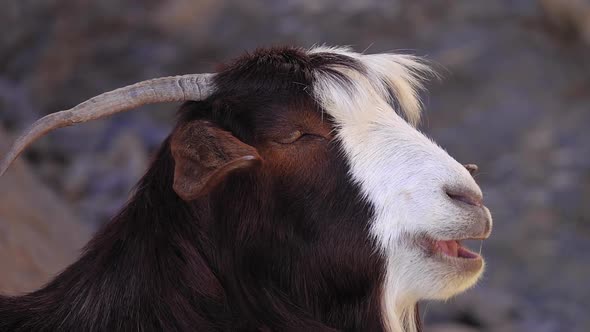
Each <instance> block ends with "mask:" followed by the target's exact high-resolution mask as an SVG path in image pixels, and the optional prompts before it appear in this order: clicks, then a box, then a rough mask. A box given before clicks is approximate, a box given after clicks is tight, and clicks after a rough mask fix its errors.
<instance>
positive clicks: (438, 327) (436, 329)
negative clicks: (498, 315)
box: [426, 324, 479, 332]
mask: <svg viewBox="0 0 590 332" xmlns="http://www.w3.org/2000/svg"><path fill="white" fill-rule="evenodd" d="M426 331H427V332H478V331H479V330H478V329H476V328H473V327H469V326H466V325H461V324H435V325H432V326H428V327H427V328H426Z"/></svg>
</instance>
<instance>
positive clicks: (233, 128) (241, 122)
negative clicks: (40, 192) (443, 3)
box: [0, 46, 492, 332]
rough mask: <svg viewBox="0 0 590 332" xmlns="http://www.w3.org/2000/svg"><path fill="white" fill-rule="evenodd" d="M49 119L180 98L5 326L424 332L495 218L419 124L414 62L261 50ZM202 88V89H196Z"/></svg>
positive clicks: (460, 286) (38, 129)
mask: <svg viewBox="0 0 590 332" xmlns="http://www.w3.org/2000/svg"><path fill="white" fill-rule="evenodd" d="M223 68H224V69H223V70H222V71H221V72H219V73H216V74H206V75H185V76H181V77H173V78H162V79H156V80H151V81H146V82H140V83H137V84H135V85H131V86H129V87H126V88H123V89H120V90H116V91H113V92H107V93H105V94H102V95H99V96H97V97H95V98H92V99H91V100H89V101H87V102H85V103H82V104H80V105H78V106H76V107H74V108H72V109H70V110H67V111H63V112H60V113H57V114H56V115H55V116H49V117H46V118H43V119H41V120H40V121H38V122H37V123H36V124H35V125H34V126H33V127H32V130H30V131H29V132H28V134H27V135H25V136H24V138H21V139H20V140H19V141H17V144H16V145H15V146H16V147H15V148H13V149H12V150H11V153H9V154H8V157H7V159H5V161H4V162H3V163H2V164H0V172H2V171H3V170H4V169H6V168H7V167H8V165H9V164H10V162H11V161H12V160H13V159H14V158H16V156H17V155H18V154H19V153H20V152H21V151H22V149H24V148H25V147H26V146H27V145H28V144H31V143H32V142H33V141H35V140H36V139H38V138H39V137H41V136H42V135H44V134H45V133H47V132H49V131H50V130H53V129H55V128H58V127H60V126H66V125H71V124H73V123H77V122H82V121H87V120H90V119H98V118H100V117H103V116H106V115H110V114H114V113H117V112H121V111H125V110H128V109H130V108H132V107H136V106H140V105H143V104H146V103H154V102H160V101H186V103H185V104H184V105H183V106H182V107H181V109H180V117H179V120H178V123H177V125H176V127H175V129H174V130H173V131H172V133H171V134H170V136H169V137H168V138H167V139H166V140H165V141H164V143H163V144H162V146H161V148H160V149H159V151H158V153H157V155H156V157H155V159H154V161H153V163H152V165H151V166H150V168H149V169H148V171H147V173H146V174H145V176H144V177H143V178H142V179H141V181H140V182H139V184H138V186H137V189H136V192H135V193H134V195H133V198H132V199H131V200H130V201H129V202H128V203H127V204H126V206H125V207H123V209H122V210H121V212H120V213H119V214H118V215H117V216H115V217H114V218H113V220H112V221H111V222H109V223H108V224H106V225H105V226H104V227H103V228H102V229H101V230H100V231H99V232H98V233H97V234H96V235H95V236H94V238H93V239H92V240H91V241H90V243H89V244H88V245H87V247H86V249H85V251H84V252H83V254H82V256H81V257H80V259H79V260H78V261H76V262H75V263H73V264H72V265H71V266H70V267H68V268H67V269H66V270H65V271H64V272H62V273H61V274H60V275H59V276H57V277H56V278H55V279H54V280H53V281H51V282H50V283H49V284H47V285H46V286H45V287H43V288H42V289H40V290H38V291H35V292H32V293H30V294H27V295H24V296H21V297H10V298H8V297H0V331H29V330H31V331H36V330H59V331H111V330H113V331H131V330H134V331H135V330H149V331H151V330H158V331H159V330H185V331H195V330H196V331H228V330H231V331H234V330H239V331H240V330H260V331H338V330H347V331H377V332H378V331H410V332H413V331H419V330H420V315H419V313H418V302H419V301H420V300H424V299H446V298H448V297H450V296H453V295H456V294H457V293H460V292H462V291H464V290H465V289H467V288H469V287H471V286H472V285H473V284H474V283H475V282H476V281H477V280H478V278H479V277H480V276H481V274H482V271H483V269H484V261H483V259H482V258H481V256H479V255H477V254H475V253H472V252H470V251H469V250H468V249H466V248H464V247H462V246H461V244H460V241H461V240H463V239H474V238H477V239H485V238H487V237H488V236H489V235H490V232H491V228H492V218H491V215H490V212H489V211H488V209H487V208H486V207H485V206H484V205H483V197H482V193H481V190H480V188H479V187H478V185H477V184H476V183H475V181H474V180H473V178H472V176H471V173H472V172H474V171H475V170H476V169H477V167H476V166H474V165H468V166H465V167H464V166H462V165H461V164H459V163H458V162H457V161H455V160H454V159H453V158H451V157H450V156H449V155H448V154H447V153H446V152H445V151H444V150H443V149H442V148H440V147H439V146H438V145H436V144H435V143H434V142H432V141H431V140H430V139H429V138H427V137H426V136H425V135H423V134H422V133H421V132H420V131H418V130H417V129H416V125H417V123H418V122H419V119H420V113H421V108H420V106H421V103H420V101H419V99H418V97H417V95H418V92H419V91H420V90H421V89H422V83H421V82H422V81H423V80H424V79H425V78H426V77H428V76H431V75H433V73H432V71H431V70H430V69H429V68H428V66H427V65H426V64H424V62H423V61H421V60H420V59H418V58H416V57H412V56H408V55H396V54H374V55H366V54H361V53H355V52H353V51H351V50H350V49H347V48H330V47H324V46H323V47H316V48H313V49H311V50H305V49H300V48H275V49H264V50H257V51H255V52H253V53H252V54H247V55H245V56H242V57H240V58H238V59H237V60H235V61H233V62H231V63H229V64H227V65H226V66H224V67H223ZM191 99H192V100H191Z"/></svg>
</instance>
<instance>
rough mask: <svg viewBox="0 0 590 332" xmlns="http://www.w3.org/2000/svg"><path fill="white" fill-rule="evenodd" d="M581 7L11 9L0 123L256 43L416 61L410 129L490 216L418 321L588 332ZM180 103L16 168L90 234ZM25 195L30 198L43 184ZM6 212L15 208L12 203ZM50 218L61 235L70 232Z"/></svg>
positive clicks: (473, 2) (481, 0) (589, 229)
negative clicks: (457, 271)
mask: <svg viewBox="0 0 590 332" xmlns="http://www.w3.org/2000/svg"><path fill="white" fill-rule="evenodd" d="M588 2H589V0H498V1H489V0H470V1H448V0H429V1H412V0H395V1H389V0H368V1H353V0H346V1H336V0H329V1H314V0H288V1H269V0H260V1H237V0H219V1H214V0H198V1H189V0H146V1H138V0H123V1H121V0H103V1H85V0H67V1H65V0H48V1H7V2H6V4H5V6H4V7H3V10H1V11H0V28H2V31H4V32H5V33H2V34H0V73H2V74H1V77H0V122H2V124H4V125H9V128H10V129H12V130H14V132H16V130H18V129H19V128H22V126H24V125H25V124H27V123H28V122H30V121H32V118H37V117H39V116H41V115H44V114H47V113H49V112H54V111H57V110H60V109H64V108H67V107H71V106H73V105H75V104H77V103H79V102H81V101H83V100H85V99H87V98H89V97H91V96H93V95H96V94H98V93H100V92H103V91H106V90H110V89H113V88H117V87H120V86H122V85H126V84H129V83H131V82H134V81H139V80H142V79H147V78H152V77H156V76H165V75H174V74H180V73H196V72H209V71H213V70H215V68H216V65H217V64H218V63H220V62H222V61H224V60H227V59H229V58H231V57H233V56H235V55H237V54H240V53H242V52H244V51H248V50H252V49H254V48H256V47H259V46H270V45H276V44H295V45H300V46H303V47H309V46H311V45H313V44H323V43H326V44H332V45H334V44H335V45H352V46H353V47H354V48H355V49H356V50H358V51H366V52H367V53H375V52H383V51H391V50H397V51H400V52H405V53H414V54H417V55H426V56H427V58H428V59H429V60H431V61H432V62H433V63H434V64H435V66H436V67H437V69H438V70H439V72H440V73H441V74H442V76H443V80H442V82H440V83H439V82H433V83H429V84H428V85H427V87H428V89H429V92H428V94H427V98H426V99H425V105H426V111H425V115H424V121H423V124H422V126H421V129H422V130H423V131H425V132H426V133H427V134H428V135H429V136H431V137H433V138H434V139H435V140H436V141H437V142H438V143H439V144H440V145H441V146H443V147H444V148H445V149H447V150H448V151H449V153H450V154H451V155H453V156H454V157H455V158H456V159H458V160H459V161H460V162H463V163H472V162H473V163H477V164H479V166H480V170H481V171H480V173H479V175H477V177H476V180H477V181H478V182H479V183H480V184H481V185H482V189H483V192H484V195H485V202H486V204H487V205H488V206H489V208H490V209H491V211H492V214H493V215H494V231H493V234H492V237H491V238H490V239H489V240H486V241H485V242H484V244H483V254H484V255H485V257H486V259H487V271H486V273H485V275H484V278H483V279H482V281H481V282H480V283H479V284H478V286H476V288H475V289H473V290H470V291H467V292H466V293H464V294H462V295H460V296H458V297H457V298H456V299H452V300H450V301H448V302H447V303H428V304H427V305H428V308H430V309H429V310H427V313H426V316H425V317H426V320H427V323H432V324H442V323H444V324H451V323H452V324H456V325H447V326H446V327H445V326H439V327H440V328H447V330H448V329H449V327H448V326H451V327H450V328H451V329H452V328H457V329H459V328H463V329H466V328H472V329H476V330H483V331H500V332H510V331H547V332H561V331H568V332H578V331H579V332H586V331H590V315H587V314H586V312H585V311H587V308H589V307H590V287H587V284H588V280H590V265H589V264H588V259H587V255H586V253H588V252H590V204H588V202H590V130H589V125H588V124H590V112H588V105H589V103H590V62H589V61H588V59H590V46H589V45H590V43H588V33H587V31H588V28H587V26H588V24H589V23H588V22H589V21H590V20H589V19H588V18H587V17H588V16H587V13H588V9H587V8H588ZM556 32H557V33H556ZM177 107H178V105H170V104H167V105H157V106H149V107H144V108H142V109H141V110H138V111H136V112H129V113H126V114H122V115H117V116H114V117H112V118H109V119H104V120H101V121H96V122H94V123H89V124H84V125H80V126H76V127H72V128H67V129H61V130H58V131H56V132H54V133H52V134H51V135H48V136H46V137H44V138H43V139H42V140H40V141H39V142H37V143H35V145H34V146H32V147H31V149H29V150H28V152H27V153H26V154H25V155H24V156H23V157H22V159H23V160H27V161H28V163H29V165H30V168H31V169H32V171H33V172H34V173H35V175H36V176H38V177H39V178H40V179H41V180H42V182H43V183H46V184H47V185H48V186H49V187H50V188H51V190H52V191H53V192H55V193H57V195H58V196H59V198H60V199H61V200H62V202H60V204H56V206H57V205H63V204H64V202H65V205H67V206H68V207H70V208H71V209H72V210H75V212H76V214H77V215H80V216H81V218H79V219H80V220H82V221H84V222H85V223H86V224H89V225H92V226H95V225H98V224H100V223H101V222H104V221H106V220H108V219H109V218H110V217H112V216H113V215H114V214H115V211H116V210H118V209H119V208H120V207H121V206H122V204H123V202H124V201H125V199H126V197H127V195H128V193H129V191H130V190H131V189H132V186H133V185H134V184H135V183H136V182H137V180H138V179H139V177H140V176H141V174H142V173H143V171H144V170H145V168H146V167H147V162H148V160H149V155H150V154H151V153H152V152H153V151H154V150H155V149H156V148H157V146H158V145H159V144H160V142H162V141H163V139H164V138H165V137H166V135H167V133H168V132H169V130H170V128H171V123H172V122H173V121H174V116H173V113H174V111H175V109H177ZM22 167H24V166H22ZM0 181H13V180H12V179H6V177H4V178H3V179H0ZM31 181H33V180H31ZM38 182H39V181H35V182H34V183H35V185H31V186H30V188H37V187H42V186H40V185H39V184H38ZM14 185H15V184H12V186H14ZM10 188H12V187H10ZM0 190H2V187H1V186H0ZM10 190H13V189H10ZM45 191H46V190H45ZM5 194H6V195H7V194H8V193H5ZM24 194H27V192H25V193H24ZM28 194H30V193H28ZM37 194H38V193H37ZM54 198H55V197H54ZM56 199H57V198H56ZM29 200H30V198H29ZM58 200H59V199H58ZM21 201H22V200H21ZM4 202H5V199H4V198H2V200H0V204H4ZM6 202H9V203H10V205H8V207H10V206H12V205H14V206H15V207H16V208H18V209H21V210H22V208H23V207H22V206H23V204H24V203H22V202H20V201H19V202H12V201H11V200H8V201H6ZM17 203H18V204H17ZM48 211H50V210H48ZM4 213H8V212H4ZM19 213H22V211H21V212H19ZM18 216H21V215H20V214H19V215H18ZM19 218H20V217H19ZM23 218H24V217H23ZM21 219H22V218H21ZM50 219H51V223H49V225H57V224H59V223H60V222H61V221H60V220H61V219H68V220H70V219H71V220H73V219H75V218H60V217H59V215H57V214H54V215H51V214H47V220H50ZM11 220H14V218H12V219H11ZM1 225H5V222H1V223H0V226H1ZM15 227H16V226H15ZM74 227H76V226H74ZM11 229H12V228H11ZM0 234H3V233H0ZM15 241H16V240H15ZM24 241H27V245H28V243H29V241H36V239H31V238H25V240H24ZM24 241H23V246H24ZM66 242H67V241H62V242H59V243H58V242H56V246H57V247H58V248H59V246H63V245H65V244H66ZM82 242H83V241H82ZM2 243H5V242H2ZM45 252H47V253H48V252H51V250H45ZM0 254H1V252H0ZM4 261H6V260H2V262H4ZM47 261H48V260H47ZM6 270H10V268H7V269H2V270H0V277H1V274H2V273H7V272H4V271H6ZM11 278H13V277H11ZM0 280H1V278H0ZM428 326H430V325H428ZM427 331H428V329H427Z"/></svg>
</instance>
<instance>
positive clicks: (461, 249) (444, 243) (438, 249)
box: [420, 237, 481, 260]
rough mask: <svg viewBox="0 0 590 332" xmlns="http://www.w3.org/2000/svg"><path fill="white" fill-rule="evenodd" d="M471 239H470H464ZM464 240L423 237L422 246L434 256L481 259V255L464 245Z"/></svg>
mask: <svg viewBox="0 0 590 332" xmlns="http://www.w3.org/2000/svg"><path fill="white" fill-rule="evenodd" d="M464 240H469V239H464ZM461 241H462V240H435V239H433V238H430V237H422V240H421V241H420V242H421V247H422V248H423V249H424V251H426V253H428V254H430V255H432V256H441V257H447V258H455V259H465V260H479V259H481V256H480V255H479V254H478V253H475V252H473V251H471V250H469V248H467V247H465V246H463V244H462V243H461Z"/></svg>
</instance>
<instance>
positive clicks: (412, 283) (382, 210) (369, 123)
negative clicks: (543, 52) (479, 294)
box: [310, 47, 491, 331]
mask: <svg viewBox="0 0 590 332" xmlns="http://www.w3.org/2000/svg"><path fill="white" fill-rule="evenodd" d="M310 52H311V53H324V52H328V53H337V54H340V55H345V56H348V57H351V58H353V59H356V60H357V61H359V62H360V63H362V64H363V65H364V67H365V68H366V71H365V72H363V73H361V72H359V71H356V70H353V69H350V68H344V67H335V68H333V69H335V70H338V71H339V72H340V73H342V74H344V75H345V76H346V77H347V78H349V80H350V82H343V81H342V80H337V79H334V77H330V76H329V75H325V74H322V73H317V75H316V83H315V86H314V94H315V98H316V99H317V100H318V102H319V103H320V105H321V106H322V107H323V109H324V110H325V111H326V112H328V113H329V114H330V115H331V116H332V117H333V118H334V119H335V121H336V125H337V127H338V131H337V135H338V138H339V139H340V141H341V144H342V147H343V150H344V153H345V154H346V156H347V159H348V161H349V163H350V169H351V170H350V171H351V176H352V178H353V180H354V181H355V182H357V183H358V184H359V185H360V187H361V190H362V192H363V194H364V196H365V199H367V200H368V201H369V202H370V203H371V204H372V205H373V207H374V209H375V217H374V220H372V223H371V234H372V235H373V236H374V238H375V240H376V242H377V244H378V246H379V248H380V250H381V252H382V253H383V254H384V255H385V257H386V261H387V268H386V271H387V272H386V273H387V275H386V277H385V285H384V286H385V287H384V297H383V306H384V308H383V310H384V315H385V316H386V320H387V322H386V324H388V325H389V329H390V330H394V331H397V330H402V329H403V328H404V327H405V329H408V330H412V326H413V325H414V324H413V320H414V317H413V315H414V306H415V304H416V302H417V301H418V300H420V299H444V298H448V297H450V296H453V295H455V294H457V293H459V292H461V291H463V290H465V289H466V288H468V287H470V286H472V285H473V284H474V283H475V282H476V281H477V279H478V278H479V276H480V275H481V271H482V270H483V266H481V267H479V268H477V269H476V270H474V271H470V272H469V273H466V272H465V271H463V270H461V269H458V268H457V267H456V266H453V265H452V264H448V262H443V261H440V260H436V259H434V258H432V257H429V256H428V255H427V254H426V253H425V252H424V250H423V249H421V248H420V247H419V246H417V245H416V244H415V243H413V242H412V239H415V238H416V237H418V236H421V235H427V236H428V237H431V238H433V239H436V240H452V239H460V238H463V237H468V236H466V235H467V233H466V232H468V231H472V232H474V231H475V228H477V227H476V225H481V218H482V215H484V217H485V218H491V217H490V215H489V211H487V209H485V208H482V209H480V210H479V212H478V211H474V210H472V209H469V208H466V207H464V206H461V205H460V204H456V202H453V200H452V199H450V198H449V196H448V195H447V193H446V190H445V189H446V188H456V189H460V190H462V191H463V192H470V193H472V194H473V195H475V196H481V190H480V188H479V187H478V185H477V184H476V183H475V181H474V180H473V178H472V176H471V175H470V174H469V172H468V171H467V170H466V169H465V168H464V167H463V166H462V165H461V164H459V163H458V162H457V161H455V160H454V159H453V158H451V157H450V156H449V155H448V154H447V153H446V152H445V151H444V150H443V149H442V148H440V147H439V146H438V145H436V144H435V143H434V142H432V141H431V140H430V139H428V138H427V137H426V136H424V135H423V134H422V133H420V132H419V131H418V130H416V128H415V127H414V125H415V124H416V123H417V122H418V120H419V117H420V106H421V105H420V101H419V99H418V97H417V90H418V89H420V88H421V85H420V80H421V79H422V77H423V76H424V75H426V74H429V73H430V70H429V68H428V67H427V66H426V65H424V64H423V63H420V62H419V61H418V60H417V59H416V58H414V57H411V56H405V55H394V54H376V55H363V54H358V53H354V52H351V51H350V50H348V49H334V48H326V47H320V48H316V49H312V50H311V51H310ZM390 91H392V92H393V94H394V96H393V97H394V99H395V101H396V102H397V104H398V105H399V109H398V110H394V109H393V108H392V106H391V105H390V104H391V101H390V100H388V98H389V96H390V93H389V92H390ZM396 111H398V112H400V114H398V113H396ZM400 115H403V116H404V117H405V118H406V119H407V121H406V120H404V118H402V117H401V116H400ZM490 220H491V219H490ZM468 235H472V234H468Z"/></svg>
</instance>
